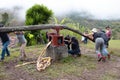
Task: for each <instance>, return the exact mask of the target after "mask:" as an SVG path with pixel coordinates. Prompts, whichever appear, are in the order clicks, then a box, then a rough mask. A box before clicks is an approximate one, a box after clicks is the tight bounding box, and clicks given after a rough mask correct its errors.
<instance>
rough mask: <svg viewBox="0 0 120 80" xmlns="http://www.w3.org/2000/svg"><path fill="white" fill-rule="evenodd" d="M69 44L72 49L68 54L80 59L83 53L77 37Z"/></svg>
mask: <svg viewBox="0 0 120 80" xmlns="http://www.w3.org/2000/svg"><path fill="white" fill-rule="evenodd" d="M69 43H70V44H71V49H70V50H68V53H69V54H71V55H72V56H74V57H76V56H79V57H80V56H81V51H80V46H79V43H78V40H77V39H76V37H72V38H71V39H70V42H69Z"/></svg>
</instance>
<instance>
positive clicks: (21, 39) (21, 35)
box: [15, 31, 27, 61]
mask: <svg viewBox="0 0 120 80" xmlns="http://www.w3.org/2000/svg"><path fill="white" fill-rule="evenodd" d="M15 34H16V36H17V39H18V41H19V43H20V46H21V47H20V60H21V61H23V60H25V58H26V53H25V47H26V44H27V40H26V39H25V36H24V32H23V31H16V32H15Z"/></svg>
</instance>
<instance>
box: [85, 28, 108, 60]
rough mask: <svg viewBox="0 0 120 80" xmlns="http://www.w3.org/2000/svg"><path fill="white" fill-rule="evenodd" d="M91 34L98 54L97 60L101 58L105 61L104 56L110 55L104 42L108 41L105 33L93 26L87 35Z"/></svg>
mask: <svg viewBox="0 0 120 80" xmlns="http://www.w3.org/2000/svg"><path fill="white" fill-rule="evenodd" d="M91 35H92V39H93V42H95V51H96V54H97V56H98V61H101V60H103V61H105V60H106V56H108V58H110V55H109V53H108V51H107V49H106V43H107V41H108V39H107V36H106V34H105V33H103V32H101V31H98V30H97V29H96V28H93V29H92V34H89V35H87V36H91Z"/></svg>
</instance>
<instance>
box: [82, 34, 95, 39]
mask: <svg viewBox="0 0 120 80" xmlns="http://www.w3.org/2000/svg"><path fill="white" fill-rule="evenodd" d="M84 35H85V36H87V37H89V38H91V39H92V40H93V33H89V34H84Z"/></svg>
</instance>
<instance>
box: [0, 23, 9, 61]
mask: <svg viewBox="0 0 120 80" xmlns="http://www.w3.org/2000/svg"><path fill="white" fill-rule="evenodd" d="M0 27H3V24H0ZM0 38H1V41H2V46H3V47H2V53H1V58H0V61H3V60H4V57H5V53H6V54H7V56H10V52H9V50H8V45H9V44H10V40H9V37H8V35H7V33H6V32H0Z"/></svg>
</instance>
